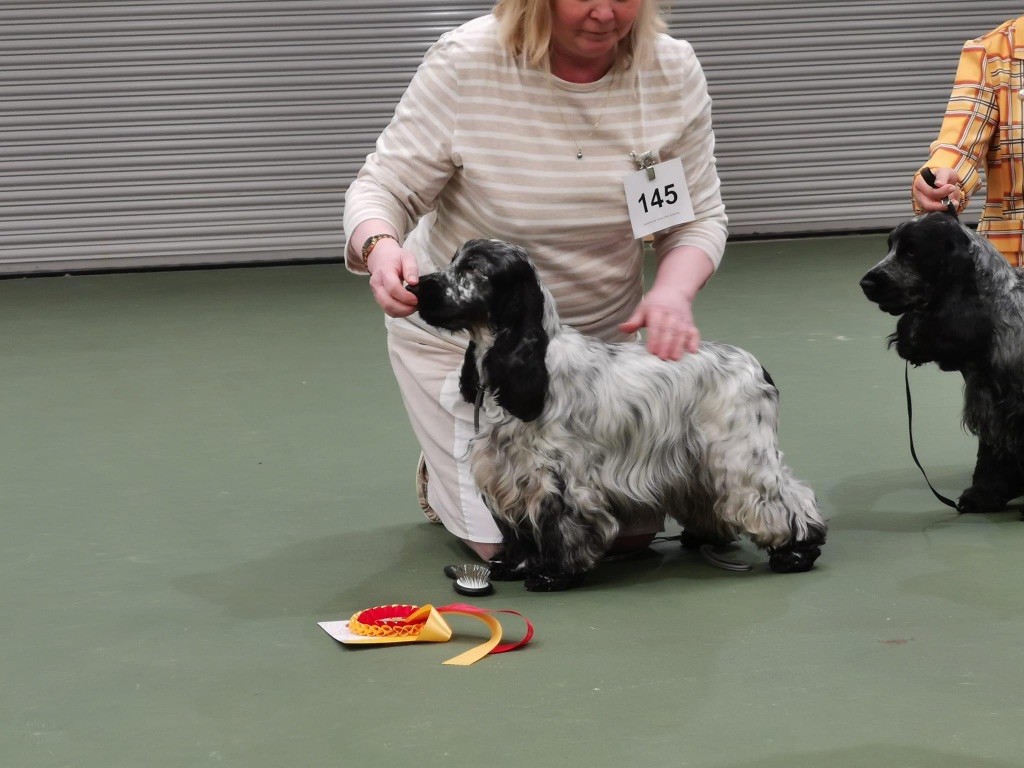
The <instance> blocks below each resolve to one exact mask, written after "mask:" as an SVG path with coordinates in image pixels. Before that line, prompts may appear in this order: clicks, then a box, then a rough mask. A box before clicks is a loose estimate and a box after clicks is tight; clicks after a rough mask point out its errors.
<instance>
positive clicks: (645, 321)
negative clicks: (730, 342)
mask: <svg viewBox="0 0 1024 768" xmlns="http://www.w3.org/2000/svg"><path fill="white" fill-rule="evenodd" d="M641 328H647V350H648V351H649V352H650V353H651V354H652V355H657V356H658V357H660V358H661V359H662V360H678V359H679V358H681V357H682V356H683V354H684V353H686V352H689V353H691V354H692V353H694V352H696V351H697V346H698V345H699V344H700V331H699V330H697V326H696V325H695V324H694V322H693V299H692V298H690V297H688V296H686V295H681V294H680V293H679V291H678V290H675V291H659V290H658V288H657V287H655V288H652V289H651V290H650V291H649V292H648V293H647V295H646V296H644V298H643V299H642V300H641V302H640V304H638V305H637V308H636V310H634V312H633V314H632V315H630V318H629V319H628V320H627V321H626V322H624V323H622V324H620V325H619V330H620V331H622V332H623V333H636V332H637V331H638V330H639V329H641Z"/></svg>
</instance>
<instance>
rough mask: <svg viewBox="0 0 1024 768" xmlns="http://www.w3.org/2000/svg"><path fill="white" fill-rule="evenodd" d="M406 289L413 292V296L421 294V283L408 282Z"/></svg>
mask: <svg viewBox="0 0 1024 768" xmlns="http://www.w3.org/2000/svg"><path fill="white" fill-rule="evenodd" d="M405 290H407V291H408V292H409V293H411V294H412V295H413V296H419V295H420V294H419V290H420V284H419V283H406V284H405Z"/></svg>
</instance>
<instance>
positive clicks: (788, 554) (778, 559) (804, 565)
mask: <svg viewBox="0 0 1024 768" xmlns="http://www.w3.org/2000/svg"><path fill="white" fill-rule="evenodd" d="M820 555H821V547H819V546H818V545H817V544H811V543H808V542H797V543H795V544H792V545H790V546H787V547H779V548H777V549H769V550H768V567H769V568H771V569H772V570H773V571H775V573H803V572H804V571H809V570H811V568H813V567H814V561H815V560H817V559H818V557H819V556H820Z"/></svg>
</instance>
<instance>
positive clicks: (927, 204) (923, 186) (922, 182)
mask: <svg viewBox="0 0 1024 768" xmlns="http://www.w3.org/2000/svg"><path fill="white" fill-rule="evenodd" d="M932 173H933V174H934V176H935V186H934V187H932V186H929V185H928V182H927V180H926V179H925V178H924V177H923V176H922V175H921V174H918V175H917V176H915V177H914V200H915V201H916V202H917V204H918V206H919V207H920V208H922V209H923V210H925V211H945V210H947V209H948V207H949V206H950V205H952V206H953V210H954V211H956V210H959V209H960V197H961V195H962V194H963V192H962V190H961V189H960V178H959V177H958V176H957V173H956V171H954V170H953V169H952V168H933V169H932Z"/></svg>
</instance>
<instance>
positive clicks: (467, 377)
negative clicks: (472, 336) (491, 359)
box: [459, 340, 480, 403]
mask: <svg viewBox="0 0 1024 768" xmlns="http://www.w3.org/2000/svg"><path fill="white" fill-rule="evenodd" d="M479 387H480V376H479V375H478V374H477V372H476V342H475V341H472V340H470V342H469V346H468V347H467V348H466V356H465V357H463V358H462V372H461V373H460V374H459V393H460V394H461V395H462V399H463V400H465V401H466V402H467V403H475V402H476V391H477V389H478V388H479Z"/></svg>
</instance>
